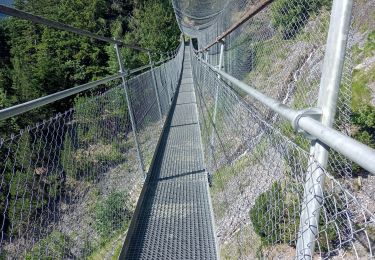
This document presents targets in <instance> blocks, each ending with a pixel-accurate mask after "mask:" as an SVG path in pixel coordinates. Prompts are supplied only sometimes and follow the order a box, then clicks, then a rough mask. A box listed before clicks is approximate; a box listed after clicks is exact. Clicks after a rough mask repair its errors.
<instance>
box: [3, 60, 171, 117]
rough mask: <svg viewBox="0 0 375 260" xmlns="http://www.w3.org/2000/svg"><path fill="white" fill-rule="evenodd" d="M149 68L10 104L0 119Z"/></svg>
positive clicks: (145, 67) (143, 67) (141, 68)
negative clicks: (17, 103)
mask: <svg viewBox="0 0 375 260" xmlns="http://www.w3.org/2000/svg"><path fill="white" fill-rule="evenodd" d="M172 58H173V57H172ZM172 58H169V59H166V60H163V61H160V62H158V63H157V64H161V63H164V62H167V61H169V60H170V59H172ZM149 68H150V65H145V66H142V67H139V68H136V69H134V70H131V71H129V72H124V73H119V74H116V75H112V76H108V77H106V78H103V79H100V80H97V81H93V82H90V83H86V84H83V85H80V86H77V87H73V88H70V89H66V90H63V91H60V92H56V93H53V94H51V95H48V96H44V97H41V98H37V99H34V100H31V101H28V102H25V103H22V104H19V105H15V106H12V107H9V108H5V109H2V110H0V121H2V120H5V119H7V118H10V117H13V116H17V115H20V114H23V113H26V112H28V111H31V110H33V109H35V108H38V107H42V106H45V105H48V104H51V103H53V102H56V101H59V100H61V99H64V98H67V97H70V96H73V95H75V94H78V93H81V92H83V91H86V90H89V89H92V88H95V87H97V86H99V85H102V84H106V83H108V82H110V81H113V80H116V79H121V77H124V76H129V75H132V74H135V73H138V72H141V71H143V70H146V69H149Z"/></svg>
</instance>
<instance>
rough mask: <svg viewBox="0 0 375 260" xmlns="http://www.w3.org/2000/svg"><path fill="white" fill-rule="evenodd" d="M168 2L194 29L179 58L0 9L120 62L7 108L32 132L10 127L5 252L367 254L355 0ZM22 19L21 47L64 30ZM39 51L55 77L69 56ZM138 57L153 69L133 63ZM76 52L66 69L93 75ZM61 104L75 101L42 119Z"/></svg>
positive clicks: (369, 238) (373, 222)
mask: <svg viewBox="0 0 375 260" xmlns="http://www.w3.org/2000/svg"><path fill="white" fill-rule="evenodd" d="M172 2H173V7H174V10H175V14H176V19H177V22H178V23H179V26H180V29H181V32H182V34H181V39H180V43H181V44H180V46H179V47H178V48H177V49H176V50H175V51H172V52H168V53H160V52H154V51H152V50H149V49H144V48H141V47H139V46H134V45H128V44H126V43H124V42H122V41H119V40H116V39H111V38H106V37H103V36H100V35H96V34H94V33H92V32H89V31H86V30H82V29H78V28H75V27H72V26H70V25H67V24H63V23H60V22H57V21H53V20H49V19H47V18H44V17H41V16H36V15H33V14H30V13H27V12H25V11H23V10H18V9H15V8H13V7H9V6H6V5H3V4H0V13H1V14H4V15H7V16H12V17H13V18H14V19H22V20H27V21H29V22H33V23H36V24H39V25H43V26H47V27H46V28H51V29H52V28H54V29H57V30H62V31H64V32H70V33H73V34H76V35H79V36H80V37H88V38H90V39H94V40H90V41H87V44H91V45H92V46H91V47H89V46H87V47H88V48H91V49H92V50H95V49H97V47H96V46H94V45H96V44H98V42H99V41H100V42H101V43H100V44H101V45H100V46H101V47H100V48H102V47H103V48H104V47H109V46H111V48H112V47H114V48H113V49H112V50H113V55H116V57H117V61H118V66H119V69H120V70H119V72H118V73H116V74H114V75H111V76H107V77H105V78H101V79H99V80H96V81H92V82H88V83H85V84H82V85H79V86H75V87H71V88H67V89H64V90H62V91H60V92H56V93H52V94H50V95H47V96H44V97H40V98H37V99H34V100H31V101H27V102H25V103H22V104H17V105H14V106H12V107H8V108H4V109H0V123H1V124H2V126H3V129H5V126H7V125H8V124H9V123H11V124H9V126H12V127H11V128H13V122H21V123H22V125H24V126H23V128H24V130H20V131H19V132H18V133H16V134H11V135H10V137H9V136H7V135H8V133H7V131H8V130H7V131H5V133H1V134H2V136H1V140H0V259H127V260H128V259H173V260H175V259H182V260H188V259H204V260H207V259H219V256H220V257H221V258H223V259H257V258H261V259H274V258H281V259H301V260H302V259H309V260H310V259H327V258H332V257H334V258H335V259H336V257H337V258H339V257H341V258H343V259H373V258H374V257H375V255H374V252H375V250H374V241H375V232H374V230H375V213H374V212H375V197H374V194H375V188H374V183H375V164H374V163H373V162H374V161H375V149H373V148H372V147H370V146H368V145H366V144H363V143H361V142H359V141H357V140H355V139H353V138H351V137H350V136H348V134H350V133H351V132H352V130H353V129H352V128H353V126H355V127H354V128H357V127H358V131H359V129H360V128H363V130H365V129H366V131H367V126H370V125H367V122H366V124H363V125H362V123H361V127H359V126H358V125H357V123H358V122H353V120H352V119H351V116H352V113H351V107H350V106H351V105H350V103H351V99H352V96H353V97H355V96H354V95H351V91H352V89H354V88H353V87H352V80H351V79H352V78H353V77H352V68H354V67H355V66H353V65H354V63H353V61H352V60H355V59H351V58H350V57H352V55H351V51H350V49H349V48H348V47H350V46H349V45H350V44H347V43H351V41H352V39H350V37H351V35H356V32H354V31H353V32H351V30H352V29H351V18H352V9H353V2H354V1H353V0H333V1H328V2H333V3H332V6H331V7H330V6H325V5H326V4H325V2H327V1H319V0H316V1H300V0H298V1H290V2H288V1H281V0H274V1H271V0H258V1H253V0H233V1H222V0H220V1H218V0H207V1H198V0H190V1H182V0H173V1H172ZM310 2H312V3H310ZM323 2H324V3H323ZM359 2H361V1H359ZM368 2H369V3H370V2H371V1H368ZM214 7H215V8H214ZM214 9H217V10H214ZM364 9H365V8H363V10H364ZM328 10H330V11H328ZM329 12H330V15H328V14H329ZM361 17H362V15H361ZM13 18H12V19H13ZM4 19H5V18H4ZM9 21H10V22H12V21H13V20H9ZM275 21H281V22H280V24H283V25H282V26H281V25H276V23H275ZM284 21H287V22H286V24H284ZM277 23H279V22H277ZM17 24H18V23H17ZM20 25H21V24H20ZM18 27H19V29H22V27H23V26H18V25H17V27H14V28H18ZM353 27H355V26H353ZM28 28H29V27H28V26H26V27H25V28H24V29H23V30H24V32H23V34H22V35H25V43H27V44H28V45H27V46H33V45H34V43H33V41H34V40H35V39H39V38H42V39H44V37H46V39H47V40H48V41H47V42H49V41H50V40H49V39H48V37H47V36H48V35H54V33H46V32H47V31H45V30H44V29H43V28H44V27H40V28H41V29H43V30H39V29H38V30H35V32H33V31H34V29H33V30H31V31H30V30H29V29H28ZM30 28H32V27H30ZM36 28H39V27H36ZM51 32H52V31H51ZM15 33H16V32H12V34H15ZM17 33H19V32H17ZM41 33H43V34H41ZM32 34H35V35H33V36H32V37H30V36H31V35H32ZM44 34H45V35H44ZM361 34H362V33H361ZM56 35H58V34H56ZM185 36H188V37H189V38H190V39H191V42H190V43H187V42H185V40H184V39H185V38H184V37H185ZM354 38H355V37H354ZM369 39H370V36H369ZM22 42H23V41H22ZM51 42H54V41H51ZM193 42H194V46H192V43H193ZM9 43H10V44H13V45H15V44H18V41H9ZM353 43H354V42H353ZM71 44H73V45H72V46H71V49H72V50H75V49H79V48H80V46H74V44H75V41H71ZM190 44H191V45H190ZM351 44H352V43H351ZM44 45H46V46H48V48H47V49H46V50H48V51H46V52H45V55H47V56H44V54H43V55H42V56H43V57H42V56H41V57H39V56H38V55H34V56H33V59H34V58H35V59H39V58H43V59H42V61H43V62H41V63H40V64H39V62H36V64H39V65H41V66H42V67H43V71H44V66H45V64H47V63H45V62H44V60H47V59H48V57H49V56H48V55H54V53H59V52H60V49H59V48H61V46H56V49H54V48H53V46H49V45H50V43H48V45H47V44H45V43H44V42H43V44H42V45H38V46H40V47H41V46H44ZM85 45H86V43H85ZM353 46H359V44H358V45H353ZM13 47H17V49H15V50H18V49H19V48H20V46H13ZM21 47H22V46H21ZM40 47H38V48H40ZM33 48H34V47H33ZM35 48H37V47H35ZM44 48H45V47H43V48H42V50H44ZM126 49H132V50H137V51H139V52H142V53H143V55H147V56H148V58H149V64H148V65H144V66H142V67H139V68H136V69H134V70H129V71H128V70H127V69H128V68H127V67H126V66H125V65H126V64H127V63H124V60H123V53H124V51H126ZM108 50H109V49H108ZM103 51H104V49H103ZM0 52H1V51H0ZM125 53H126V52H125ZM364 54H365V53H364V52H363V53H362V54H361V55H363V56H366V55H364ZM7 55H8V54H7ZM7 55H5V56H4V55H3V56H2V58H3V59H4V57H5V59H6V62H9V61H8V60H7V59H9V57H7ZM25 55H28V53H27V52H25ZM71 55H72V57H70V58H69V63H67V60H66V61H64V62H62V63H61V64H63V65H64V68H62V69H63V70H61V72H63V73H62V74H61V75H65V73H66V75H73V74H72V71H71V70H72V68H74V69H77V72H80V71H81V70H82V69H83V67H82V68H81V65H80V62H81V61H80V60H77V61H75V59H76V56H77V55H76V54H74V53H73V52H72V53H71ZM0 56H1V55H0ZM64 57H65V56H64ZM109 57H111V56H109ZM145 57H146V56H145ZM159 57H160V58H159ZM0 58H1V57H0ZM156 58H157V59H158V60H157V61H156V60H155V59H156ZM14 59H15V60H14V61H17V66H18V65H19V66H20V70H19V71H21V72H22V71H26V72H28V71H29V69H30V68H31V67H30V66H33V65H34V64H32V63H30V62H28V61H29V59H24V58H22V59H21V57H17V59H16V58H14ZM18 59H20V62H18ZM90 60H91V58H90ZM142 60H143V58H142ZM72 61H74V63H71V62H72ZM1 62H2V61H1V60H0V63H1ZM18 63H19V64H18ZM22 63H24V64H22ZM110 63H112V62H108V65H111V68H106V69H105V70H103V71H107V70H108V71H112V64H110ZM4 64H7V63H4ZM9 64H12V62H11V63H9ZM15 64H16V63H15ZM30 64H31V65H30ZM51 64H52V63H51ZM77 64H78V65H79V66H76V65H77ZM21 65H22V66H26V67H22V66H21ZM71 65H74V66H73V67H71ZM82 66H83V65H82ZM76 67H77V68H76ZM86 69H87V71H91V70H92V68H91V67H88V68H86ZM17 71H18V69H17ZM82 71H83V70H82ZM85 71H86V70H85ZM0 74H1V73H0ZM31 74H32V73H25V74H24V75H23V74H22V75H21V73H20V74H19V75H20V76H22V77H21V78H20V79H16V77H17V76H18V73H15V74H14V75H10V76H6V78H7V77H8V78H9V79H11V78H12V80H13V81H14V82H11V80H9V82H10V83H11V84H10V85H9V89H13V87H16V85H17V88H15V89H17V90H18V89H21V87H22V86H23V85H22V84H23V83H22V84H20V86H18V82H26V81H28V80H33V79H34V77H31V78H30V79H29V78H28V77H29V76H30V75H31ZM77 75H78V74H77ZM193 75H194V77H193ZM1 76H2V75H0V78H1ZM46 76H49V74H48V75H46ZM8 78H7V81H8ZM79 81H81V80H79ZM54 82H55V81H51V82H49V81H48V82H47V83H48V84H55V83H54ZM56 82H57V81H56ZM47 83H46V84H47ZM7 84H8V83H7ZM48 84H47V85H48ZM4 86H5V85H4ZM11 86H12V88H11ZM48 86H49V85H48ZM41 87H44V86H41ZM59 87H61V88H62V87H63V86H59ZM48 89H49V88H48ZM59 89H60V88H59ZM89 90H90V91H91V92H90V93H88V91H89ZM3 94H4V95H3V96H5V94H6V93H5V92H4V93H3ZM78 94H80V96H79V98H75V97H76V95H78ZM196 97H198V101H199V102H197V100H196ZM66 98H70V100H71V101H69V102H66V101H65V100H66ZM72 100H74V101H72ZM171 100H172V101H171ZM58 101H59V102H64V103H54V102H58ZM65 102H66V103H65ZM52 103H54V107H59V106H60V104H64V106H63V107H65V104H68V103H69V105H71V109H69V110H67V111H65V112H63V111H60V113H58V114H56V115H54V116H53V117H51V118H49V119H48V118H44V117H45V116H46V115H49V113H50V111H48V113H47V110H49V107H45V106H46V105H51V104H52ZM3 105H4V104H3ZM42 107H44V110H42V111H46V112H45V113H44V112H43V113H41V115H37V113H39V111H37V110H36V109H38V108H42ZM366 109H367V108H366ZM371 109H372V108H371ZM32 110H33V111H32ZM366 111H367V110H366ZM369 111H370V110H369ZM371 111H373V110H371ZM29 112H32V113H33V114H26V113H29ZM363 113H364V114H365V113H367V112H363ZM371 113H372V112H369V114H368V116H367V114H366V118H367V117H368V118H369V120H370V121H371V119H370V117H371V116H370V115H371ZM359 114H361V113H359ZM29 115H32V116H30V120H31V121H29V119H28V120H25V122H23V121H24V120H23V118H26V117H29ZM198 115H199V116H198ZM17 116H22V118H17ZM34 116H35V118H34ZM41 117H43V118H41ZM361 117H362V115H361ZM21 119H22V120H21ZM36 119H38V120H39V121H40V120H41V119H44V120H43V121H42V122H40V123H37V122H33V120H36ZM4 120H10V121H4ZM359 121H362V119H361V120H359ZM366 121H367V120H366ZM26 122H30V124H29V123H27V124H28V125H27V126H26V125H25V124H26ZM31 123H32V124H31ZM34 123H36V124H34ZM365 126H366V127H365ZM16 128H18V126H17V127H16ZM161 128H163V130H161ZM201 131H202V134H201ZM361 131H362V129H361ZM366 131H364V132H361V135H362V133H363V134H365V133H367V132H366ZM371 131H372V130H371ZM358 133H360V132H358ZM367 134H368V135H370V134H369V133H367ZM151 158H152V161H151ZM353 166H354V167H353ZM146 171H147V174H146ZM208 172H209V173H210V174H211V176H212V189H211V190H210V189H209V182H208V176H207V173H208ZM140 190H141V191H140ZM211 200H212V203H211ZM135 203H136V208H135V209H134V207H133V205H134V204H135ZM213 212H215V217H214V214H213ZM219 238H220V239H219Z"/></svg>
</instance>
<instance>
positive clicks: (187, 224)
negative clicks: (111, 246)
mask: <svg viewBox="0 0 375 260" xmlns="http://www.w3.org/2000/svg"><path fill="white" fill-rule="evenodd" d="M188 55H189V53H188V52H186V53H185V61H184V70H183V74H182V80H181V86H180V88H179V93H178V97H177V102H176V105H175V107H174V111H173V115H172V120H171V123H170V125H169V127H167V129H166V131H165V134H164V136H163V137H162V140H161V144H160V147H159V150H158V151H157V155H156V159H155V166H154V167H153V170H152V172H151V173H150V178H149V181H148V183H147V184H146V185H147V190H146V192H145V196H144V199H143V202H142V204H141V207H140V212H139V214H138V218H137V222H136V223H137V224H136V226H135V227H134V232H132V236H131V237H130V238H128V240H129V246H128V250H127V252H126V256H125V259H217V252H216V242H215V235H214V229H213V222H212V220H213V218H212V209H211V206H210V201H209V192H208V183H207V174H206V171H205V166H204V162H203V151H202V146H201V136H200V129H199V124H198V116H197V106H196V98H195V93H194V85H193V79H192V72H191V69H190V68H191V67H190V60H189V56H188ZM186 68H188V69H186Z"/></svg>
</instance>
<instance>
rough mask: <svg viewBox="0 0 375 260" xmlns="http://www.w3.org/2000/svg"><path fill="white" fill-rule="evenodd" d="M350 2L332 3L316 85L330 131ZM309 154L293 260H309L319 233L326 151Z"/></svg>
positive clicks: (319, 149) (315, 149)
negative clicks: (320, 68) (322, 62)
mask: <svg viewBox="0 0 375 260" xmlns="http://www.w3.org/2000/svg"><path fill="white" fill-rule="evenodd" d="M352 7H353V0H334V2H333V6H332V14H331V20H330V26H329V32H328V40H327V47H326V53H325V57H324V65H323V71H322V78H321V82H320V90H319V99H318V108H320V109H321V111H322V118H321V123H322V125H324V126H327V127H332V125H333V123H334V120H335V114H336V109H337V99H338V95H339V90H340V83H341V77H342V70H343V66H344V60H345V53H346V47H347V40H348V34H349V29H350V21H351V15H352ZM310 154H312V155H313V156H312V158H314V159H315V160H316V161H313V160H314V159H310V161H309V166H308V171H307V174H306V180H305V181H306V182H305V188H304V197H303V202H302V208H301V217H300V228H299V233H298V241H297V254H296V258H297V259H311V258H312V257H313V254H314V250H315V241H316V239H317V235H318V230H319V216H320V209H321V207H322V206H323V203H324V200H323V198H324V179H325V174H324V172H323V169H322V167H324V168H325V167H326V166H327V163H328V148H327V146H325V145H322V144H321V143H318V142H314V143H313V145H312V147H311V150H310Z"/></svg>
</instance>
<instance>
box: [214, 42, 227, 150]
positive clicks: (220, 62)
mask: <svg viewBox="0 0 375 260" xmlns="http://www.w3.org/2000/svg"><path fill="white" fill-rule="evenodd" d="M224 47H225V43H224V41H221V42H220V56H219V66H218V68H217V69H218V70H219V71H221V69H222V67H223V58H224ZM217 78H218V79H219V80H220V75H217ZM219 90H220V89H219V83H218V84H217V85H216V93H215V106H214V114H213V117H212V126H213V127H212V131H211V147H213V146H214V134H215V127H216V115H217V105H218V102H219Z"/></svg>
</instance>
